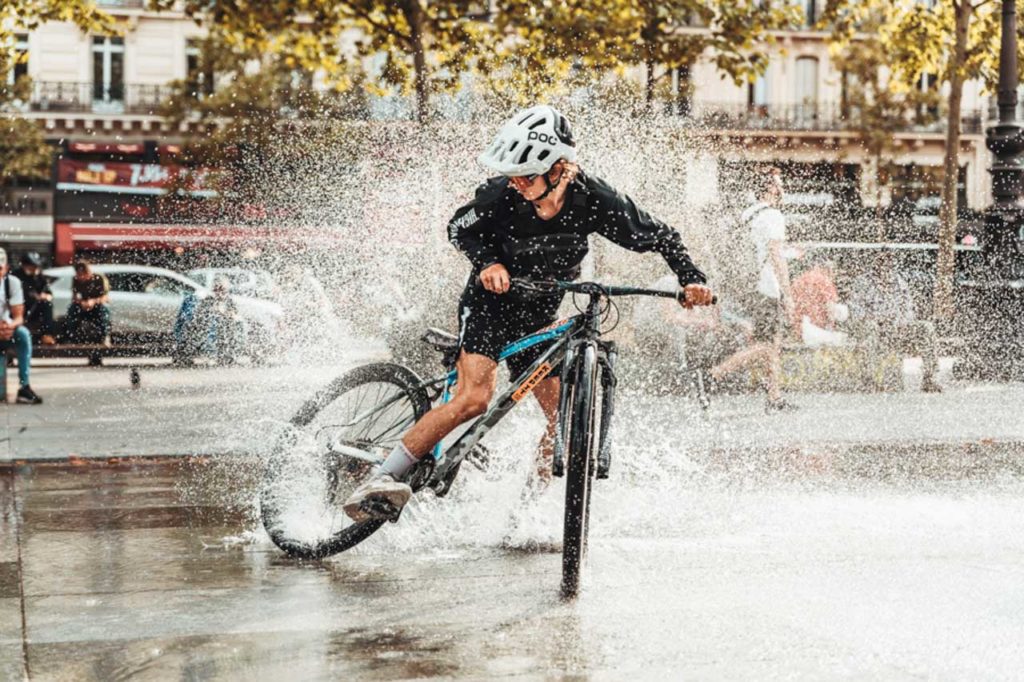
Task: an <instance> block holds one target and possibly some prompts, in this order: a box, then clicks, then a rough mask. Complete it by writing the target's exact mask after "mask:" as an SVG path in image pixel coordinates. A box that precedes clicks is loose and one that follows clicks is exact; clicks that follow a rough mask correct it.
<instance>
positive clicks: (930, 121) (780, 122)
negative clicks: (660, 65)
mask: <svg viewBox="0 0 1024 682" xmlns="http://www.w3.org/2000/svg"><path fill="white" fill-rule="evenodd" d="M683 118H684V120H686V121H687V122H688V123H690V124H692V125H694V126H699V127H703V128H707V129H709V130H716V129H717V130H750V131H755V130H763V131H794V132H801V131H802V132H831V131H856V130H857V129H858V127H859V123H858V120H857V116H856V112H855V111H851V110H850V109H849V108H847V107H843V106H841V105H839V104H749V105H748V104H721V103H694V105H693V106H692V107H691V109H690V111H689V113H688V114H686V115H685V116H684V117H683ZM984 120H985V116H984V112H983V111H981V110H980V109H979V110H972V111H966V112H964V113H963V115H962V117H961V132H962V133H968V134H970V133H981V132H983V127H984ZM896 128H897V130H898V132H903V133H942V132H945V130H946V117H945V115H944V114H943V113H942V112H941V111H931V112H928V111H922V112H920V113H919V114H918V115H916V116H911V115H908V116H907V117H906V119H905V120H903V121H902V122H901V123H900V124H899V125H898V126H896Z"/></svg>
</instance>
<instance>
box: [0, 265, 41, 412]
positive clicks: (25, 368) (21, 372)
mask: <svg viewBox="0 0 1024 682" xmlns="http://www.w3.org/2000/svg"><path fill="white" fill-rule="evenodd" d="M9 271H10V268H9V267H8V265H7V252H6V251H4V250H3V249H0V280H2V281H0V353H3V354H5V355H6V353H7V351H8V350H9V349H10V348H11V346H14V352H15V353H16V354H17V356H18V384H19V388H18V397H17V402H19V403H22V404H25V405H38V404H40V403H42V402H43V399H42V398H40V397H39V396H38V395H36V393H35V391H33V390H32V386H31V385H30V384H29V372H30V369H31V366H32V335H31V334H30V333H29V331H28V329H27V328H26V327H25V295H24V293H23V292H22V289H21V281H20V280H19V279H18V278H17V277H15V276H14V275H12V274H10V272H9ZM5 362H6V360H5Z"/></svg>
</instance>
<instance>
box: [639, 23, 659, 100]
mask: <svg viewBox="0 0 1024 682" xmlns="http://www.w3.org/2000/svg"><path fill="white" fill-rule="evenodd" d="M647 11H648V16H647V19H646V21H645V22H644V26H643V28H642V29H641V31H640V39H641V40H642V41H643V46H644V66H646V67H647V82H646V83H645V87H644V103H645V106H646V108H647V111H650V110H651V108H652V107H653V106H654V83H655V81H656V80H657V79H656V78H655V77H654V70H655V69H656V68H658V61H657V59H656V58H655V56H656V55H655V46H656V45H657V43H658V40H657V38H658V24H657V15H656V14H655V15H653V16H652V15H651V14H650V12H652V11H653V10H652V8H648V10H647Z"/></svg>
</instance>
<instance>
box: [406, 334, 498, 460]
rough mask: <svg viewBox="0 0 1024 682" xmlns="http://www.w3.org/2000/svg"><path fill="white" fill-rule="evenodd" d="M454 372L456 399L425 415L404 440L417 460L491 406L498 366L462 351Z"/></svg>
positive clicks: (487, 359) (486, 359) (482, 356)
mask: <svg viewBox="0 0 1024 682" xmlns="http://www.w3.org/2000/svg"><path fill="white" fill-rule="evenodd" d="M455 369H456V371H457V372H458V380H457V387H456V390H455V396H454V397H453V398H452V399H451V400H450V401H449V402H447V403H445V404H444V405H438V406H437V407H435V408H434V409H432V410H430V411H429V412H427V413H426V414H425V415H423V418H422V419H420V420H419V421H418V422H416V423H415V424H413V427H412V428H411V429H409V431H408V432H407V433H406V434H405V437H403V438H402V443H403V444H404V445H405V447H406V449H407V450H408V451H409V453H410V454H411V455H412V456H413V457H415V458H416V459H419V458H421V457H423V455H425V454H427V453H428V452H430V450H431V448H433V447H434V446H435V445H436V444H437V443H439V442H440V441H441V439H442V438H444V437H445V436H447V435H448V434H449V433H451V432H452V431H454V430H455V428H456V427H457V426H459V425H460V424H463V423H465V422H467V421H469V420H470V419H472V418H473V417H477V416H479V415H481V414H483V413H484V412H486V411H487V406H488V405H489V404H490V402H491V396H492V395H494V386H495V383H496V382H497V377H498V363H496V362H495V361H494V360H491V359H490V358H489V357H487V356H486V355H478V354H476V353H466V352H465V351H463V352H462V353H461V354H460V355H459V359H458V360H457V361H456V363H455Z"/></svg>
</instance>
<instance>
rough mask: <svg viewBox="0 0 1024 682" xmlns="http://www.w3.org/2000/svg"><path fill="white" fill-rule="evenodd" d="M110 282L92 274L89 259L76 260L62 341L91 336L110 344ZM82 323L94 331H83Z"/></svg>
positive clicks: (72, 340)
mask: <svg viewBox="0 0 1024 682" xmlns="http://www.w3.org/2000/svg"><path fill="white" fill-rule="evenodd" d="M109 300H110V283H109V282H107V278H106V277H104V276H103V275H101V274H99V273H98V272H96V273H94V272H93V271H92V268H91V267H90V266H89V261H87V260H79V261H77V262H76V263H75V277H74V279H72V280H71V305H70V306H68V315H67V317H66V318H65V320H64V334H63V338H64V341H65V342H67V343H87V342H88V341H89V340H90V337H92V338H95V336H98V337H99V343H101V344H102V345H104V346H106V347H108V348H109V347H110V308H108V307H107V303H108V302H109ZM83 323H87V324H89V325H91V326H92V327H93V328H94V329H95V330H96V332H97V333H95V334H94V335H93V334H86V333H85V331H84V330H83V329H82V325H83Z"/></svg>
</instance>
